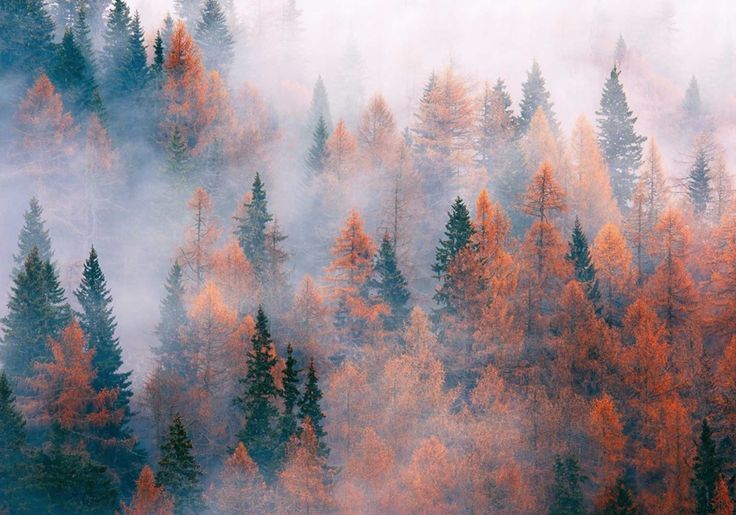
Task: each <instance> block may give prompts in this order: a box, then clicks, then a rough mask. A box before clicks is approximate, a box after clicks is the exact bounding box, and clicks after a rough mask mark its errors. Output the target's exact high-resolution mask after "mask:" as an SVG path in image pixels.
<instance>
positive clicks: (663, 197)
mask: <svg viewBox="0 0 736 515" xmlns="http://www.w3.org/2000/svg"><path fill="white" fill-rule="evenodd" d="M639 183H641V184H642V186H643V191H644V195H645V199H646V200H645V203H644V206H645V213H646V221H647V225H648V228H649V230H651V229H652V228H654V225H655V224H656V223H657V221H658V220H659V217H660V216H661V215H662V213H663V212H664V210H665V208H666V207H667V204H668V203H669V196H670V188H669V185H668V184H667V178H666V177H665V172H664V167H663V165H662V156H661V154H660V152H659V147H658V146H657V142H656V141H655V139H654V138H650V139H649V145H647V151H646V155H645V157H644V163H643V164H642V167H641V169H640V171H639Z"/></svg>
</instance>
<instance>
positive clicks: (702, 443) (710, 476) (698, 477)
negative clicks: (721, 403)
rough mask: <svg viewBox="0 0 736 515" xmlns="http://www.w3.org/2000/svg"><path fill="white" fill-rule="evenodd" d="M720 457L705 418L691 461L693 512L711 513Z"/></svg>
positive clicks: (718, 474) (719, 472) (719, 470)
mask: <svg viewBox="0 0 736 515" xmlns="http://www.w3.org/2000/svg"><path fill="white" fill-rule="evenodd" d="M721 464H722V461H721V458H720V456H719V455H718V452H717V449H716V442H715V440H714V439H713V431H712V430H711V428H710V425H709V424H708V420H707V419H703V422H702V424H701V428H700V438H699V441H698V448H697V451H696V454H695V461H694V463H693V478H692V485H693V490H694V491H695V513H697V514H698V515H701V514H703V515H704V514H707V513H711V507H712V503H713V499H714V497H715V490H716V483H717V482H718V478H719V476H720V474H721Z"/></svg>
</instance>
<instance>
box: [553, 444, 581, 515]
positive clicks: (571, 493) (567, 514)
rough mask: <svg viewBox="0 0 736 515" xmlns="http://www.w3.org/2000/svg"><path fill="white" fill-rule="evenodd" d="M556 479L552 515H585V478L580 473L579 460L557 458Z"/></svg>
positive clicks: (570, 457)
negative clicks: (583, 485) (582, 486)
mask: <svg viewBox="0 0 736 515" xmlns="http://www.w3.org/2000/svg"><path fill="white" fill-rule="evenodd" d="M554 473H555V479H554V484H553V485H552V502H551V504H550V508H549V513H550V515H583V514H584V513H585V506H584V503H583V491H582V488H581V485H582V483H583V482H585V477H584V476H583V475H582V473H581V472H580V466H579V465H578V460H577V459H576V458H575V457H574V456H567V457H565V458H564V459H562V458H561V457H560V456H557V457H556V458H555V467H554Z"/></svg>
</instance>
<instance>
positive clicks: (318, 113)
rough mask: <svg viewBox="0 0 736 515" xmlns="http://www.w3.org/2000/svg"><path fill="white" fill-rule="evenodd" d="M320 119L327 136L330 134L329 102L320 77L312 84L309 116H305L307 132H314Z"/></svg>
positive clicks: (330, 116)
mask: <svg viewBox="0 0 736 515" xmlns="http://www.w3.org/2000/svg"><path fill="white" fill-rule="evenodd" d="M320 118H322V121H323V122H324V125H325V133H326V134H327V136H329V135H330V133H332V115H331V114H330V101H329V100H328V98H327V88H325V83H324V81H323V80H322V76H321V75H320V76H318V77H317V82H315V83H314V91H313V92H312V104H311V105H310V107H309V114H308V115H307V131H309V132H313V131H315V130H316V129H317V126H318V125H319V119H320ZM326 139H327V138H326V137H325V140H326Z"/></svg>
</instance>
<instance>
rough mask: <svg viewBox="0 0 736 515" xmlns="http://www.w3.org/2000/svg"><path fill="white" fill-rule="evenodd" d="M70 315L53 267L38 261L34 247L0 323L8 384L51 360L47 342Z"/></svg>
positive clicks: (27, 375) (23, 377)
mask: <svg viewBox="0 0 736 515" xmlns="http://www.w3.org/2000/svg"><path fill="white" fill-rule="evenodd" d="M70 314H71V311H70V309H69V306H68V305H67V304H66V299H65V295H64V289H63V288H62V287H61V286H60V285H59V279H58V277H57V274H56V270H55V269H54V266H53V265H52V264H51V263H50V262H49V261H41V258H40V257H39V254H38V249H37V248H36V247H33V249H32V250H31V253H30V254H29V255H28V257H27V258H26V260H25V263H24V265H23V269H22V270H20V271H19V272H18V274H17V275H16V276H15V277H14V278H13V286H12V287H11V296H10V301H9V302H8V313H7V315H6V316H5V317H4V318H3V319H2V326H3V332H4V334H3V341H2V348H0V351H2V362H3V364H4V366H5V371H6V372H7V374H8V377H9V378H10V379H11V381H17V380H24V379H28V378H30V377H31V376H32V375H33V374H34V368H33V367H34V364H35V363H37V362H46V361H48V360H49V359H50V350H49V347H48V340H49V338H56V337H57V336H58V334H59V332H60V331H61V329H62V328H63V327H64V326H66V324H67V322H68V320H69V317H70ZM21 382H23V381H21ZM18 386H19V387H20V388H25V387H26V386H27V385H23V384H20V385H18Z"/></svg>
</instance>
